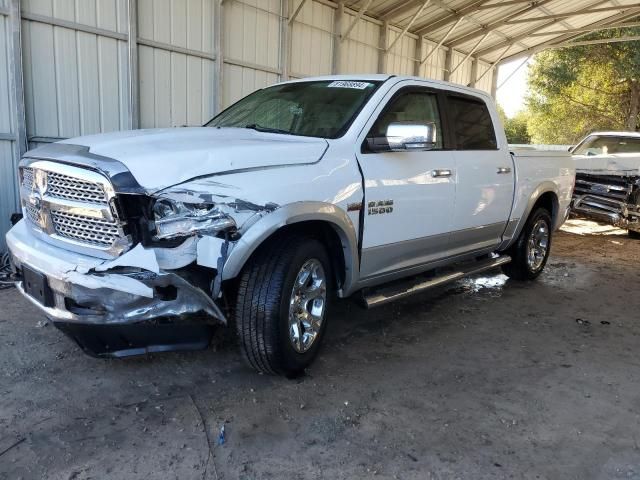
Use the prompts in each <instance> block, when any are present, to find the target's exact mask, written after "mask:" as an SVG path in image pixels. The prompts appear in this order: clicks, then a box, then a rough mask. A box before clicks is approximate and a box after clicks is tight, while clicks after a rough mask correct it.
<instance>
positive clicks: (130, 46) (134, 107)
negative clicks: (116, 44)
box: [127, 0, 140, 129]
mask: <svg viewBox="0 0 640 480" xmlns="http://www.w3.org/2000/svg"><path fill="white" fill-rule="evenodd" d="M127 12H128V17H127V53H128V55H127V62H128V67H129V126H130V128H132V129H135V128H140V77H139V75H138V0H128V2H127Z"/></svg>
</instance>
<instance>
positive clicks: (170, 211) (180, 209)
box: [153, 198, 236, 240]
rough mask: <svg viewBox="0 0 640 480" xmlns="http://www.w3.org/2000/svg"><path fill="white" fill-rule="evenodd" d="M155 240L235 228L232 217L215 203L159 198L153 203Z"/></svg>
mask: <svg viewBox="0 0 640 480" xmlns="http://www.w3.org/2000/svg"><path fill="white" fill-rule="evenodd" d="M153 216H154V219H155V224H156V235H155V238H156V239H157V240H165V239H172V238H179V237H188V236H191V235H196V234H199V233H216V232H220V231H222V230H227V229H230V228H235V226H236V222H235V221H234V220H233V218H231V217H229V216H228V215H227V214H225V213H224V212H222V211H221V210H220V209H219V208H218V206H217V205H216V204H215V203H208V202H199V203H191V202H185V201H175V200H172V199H169V198H159V199H158V200H156V202H155V203H154V205H153Z"/></svg>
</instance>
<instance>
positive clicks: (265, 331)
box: [235, 235, 331, 376]
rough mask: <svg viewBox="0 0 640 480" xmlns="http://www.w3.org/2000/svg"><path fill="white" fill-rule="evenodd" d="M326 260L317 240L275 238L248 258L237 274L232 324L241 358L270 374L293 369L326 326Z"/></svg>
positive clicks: (314, 349) (305, 362) (305, 360)
mask: <svg viewBox="0 0 640 480" xmlns="http://www.w3.org/2000/svg"><path fill="white" fill-rule="evenodd" d="M330 279H331V277H330V262H329V258H328V256H327V253H326V250H325V248H324V246H323V245H322V243H320V242H319V241H318V240H316V239H314V238H310V237H305V236H298V235H295V236H292V237H285V238H279V239H277V241H272V242H270V243H269V244H267V245H265V246H263V247H262V248H260V249H259V251H258V252H257V253H256V254H255V255H254V256H253V257H252V258H251V259H250V260H249V262H248V263H247V265H246V266H245V268H244V270H243V272H242V275H241V277H240V283H239V287H238V296H237V302H236V309H235V312H236V313H235V315H236V317H235V320H236V329H237V333H238V336H239V339H240V345H241V348H242V351H243V354H244V357H245V359H246V360H247V362H248V363H249V365H250V366H252V367H253V368H254V369H256V370H258V371H259V372H263V373H269V374H281V375H287V376H293V375H298V374H300V373H302V372H303V371H304V369H305V368H307V367H308V366H309V365H310V364H311V363H312V362H313V360H314V358H315V357H316V355H317V353H318V349H319V347H320V343H321V341H322V338H323V335H324V332H325V330H326V326H327V322H326V318H325V317H326V312H327V305H328V292H329V291H330Z"/></svg>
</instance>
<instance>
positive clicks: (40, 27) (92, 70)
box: [22, 0, 128, 137]
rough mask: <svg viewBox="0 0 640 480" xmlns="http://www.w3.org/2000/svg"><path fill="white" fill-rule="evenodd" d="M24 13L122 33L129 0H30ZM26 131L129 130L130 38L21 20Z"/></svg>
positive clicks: (60, 133) (61, 134)
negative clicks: (58, 0) (128, 82)
mask: <svg viewBox="0 0 640 480" xmlns="http://www.w3.org/2000/svg"><path fill="white" fill-rule="evenodd" d="M24 8H25V11H26V12H28V13H35V14H38V15H45V16H47V17H53V18H58V19H62V20H67V21H71V22H75V23H78V24H81V25H87V26H91V27H97V28H100V29H103V30H108V31H112V32H118V31H120V30H121V29H122V27H123V22H125V23H126V18H124V19H123V15H126V9H125V2H124V1H122V0H110V1H104V2H98V1H96V0H90V1H82V2H80V1H78V2H76V3H75V4H74V3H73V2H52V1H51V0H28V1H26V2H25V3H24ZM22 28H23V31H22V37H23V54H24V62H23V66H24V82H25V97H26V98H25V100H26V107H27V133H28V135H29V136H51V137H73V136H77V135H85V134H90V133H97V132H108V131H112V130H120V129H123V128H127V126H128V120H127V111H128V94H127V86H126V82H125V80H126V78H127V75H128V72H127V62H126V42H123V41H121V40H116V39H114V38H108V37H105V36H100V35H95V34H92V33H86V32H81V31H77V30H73V29H71V28H63V27H59V26H53V25H48V24H45V23H43V22H39V21H31V20H24V21H23V23H22Z"/></svg>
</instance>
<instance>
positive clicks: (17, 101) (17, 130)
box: [9, 0, 28, 170]
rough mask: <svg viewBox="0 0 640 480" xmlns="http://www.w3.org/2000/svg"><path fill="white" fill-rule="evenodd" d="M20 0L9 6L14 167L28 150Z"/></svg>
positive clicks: (13, 0) (12, 2)
mask: <svg viewBox="0 0 640 480" xmlns="http://www.w3.org/2000/svg"><path fill="white" fill-rule="evenodd" d="M20 12H21V8H20V0H11V2H10V4H9V35H10V39H9V88H10V92H11V93H10V94H11V117H12V118H13V129H14V131H13V134H14V135H15V137H14V138H15V141H16V144H15V149H14V150H15V165H16V170H17V165H18V162H19V161H20V159H21V158H22V155H24V152H26V151H27V150H28V144H27V120H26V115H25V107H24V80H23V75H22V18H21V14H20Z"/></svg>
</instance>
